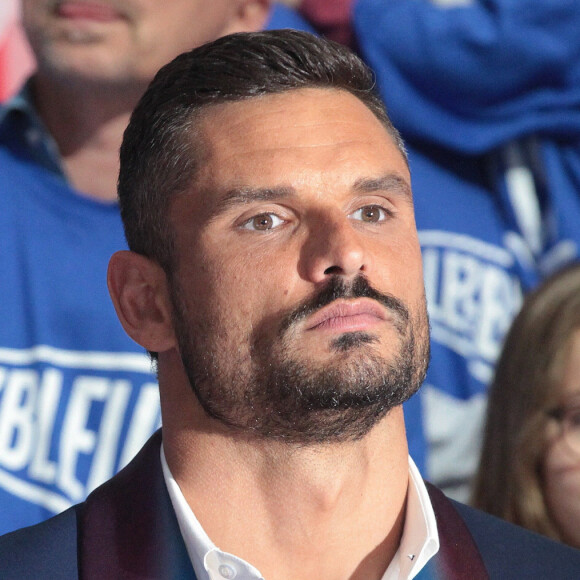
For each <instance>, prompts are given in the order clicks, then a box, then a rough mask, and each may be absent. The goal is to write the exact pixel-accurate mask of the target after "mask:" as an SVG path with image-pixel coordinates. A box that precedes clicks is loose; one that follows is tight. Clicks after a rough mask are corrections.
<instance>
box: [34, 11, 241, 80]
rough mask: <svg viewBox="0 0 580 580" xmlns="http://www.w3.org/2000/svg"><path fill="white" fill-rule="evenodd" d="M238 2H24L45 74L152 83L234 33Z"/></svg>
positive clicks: (38, 56)
mask: <svg viewBox="0 0 580 580" xmlns="http://www.w3.org/2000/svg"><path fill="white" fill-rule="evenodd" d="M237 7H238V1H237V0H212V1H211V2H207V1H206V0H91V1H87V0H24V1H23V21H24V26H25V28H26V31H27V34H28V37H29V40H30V42H31V44H32V47H33V49H34V52H35V54H36V57H37V59H38V61H39V66H40V68H41V70H49V71H52V74H62V75H63V76H65V77H67V78H68V77H73V78H74V77H75V76H78V77H80V78H84V77H86V78H89V79H95V80H106V81H109V82H118V83H125V82H126V83H131V82H133V83H134V82H135V81H141V82H149V81H150V80H151V79H152V78H153V75H154V74H155V73H156V72H157V70H158V69H159V68H160V67H161V66H163V65H164V64H166V63H167V62H169V61H170V60H171V59H172V58H173V57H175V56H176V55H177V54H179V53H181V52H184V51H186V50H190V49H191V48H193V47H195V46H199V45H201V44H203V43H204V42H207V41H209V40H214V39H215V38H217V37H218V36H222V35H223V34H226V33H228V32H230V31H232V30H231V28H230V27H231V26H232V24H233V23H234V21H235V16H236V10H237Z"/></svg>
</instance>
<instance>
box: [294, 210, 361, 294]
mask: <svg viewBox="0 0 580 580" xmlns="http://www.w3.org/2000/svg"><path fill="white" fill-rule="evenodd" d="M300 262H301V264H300V270H301V276H302V277H303V278H304V279H306V280H308V281H310V282H313V283H316V284H318V283H320V282H323V281H324V280H326V279H327V278H330V277H332V276H337V275H338V276H344V277H345V278H354V277H356V276H357V275H358V274H359V273H361V272H364V273H368V272H367V270H368V268H369V257H368V252H367V251H366V250H365V246H364V241H363V240H362V238H361V234H360V233H359V232H357V231H356V228H355V226H353V224H352V223H351V220H350V219H349V218H348V216H346V215H344V214H341V215H336V216H320V215H319V216H317V217H316V219H314V220H313V221H312V224H311V225H310V228H309V232H308V238H307V240H306V242H305V243H304V245H303V247H302V255H301V260H300Z"/></svg>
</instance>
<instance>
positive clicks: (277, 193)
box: [212, 186, 296, 216]
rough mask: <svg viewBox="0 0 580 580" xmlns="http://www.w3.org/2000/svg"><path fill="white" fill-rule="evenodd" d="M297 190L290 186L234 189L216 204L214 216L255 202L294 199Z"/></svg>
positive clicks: (227, 192)
mask: <svg viewBox="0 0 580 580" xmlns="http://www.w3.org/2000/svg"><path fill="white" fill-rule="evenodd" d="M295 195H296V190H295V189H294V188H293V187H290V186H279V187H250V186H244V187H234V188H232V189H229V190H228V191H226V193H225V194H224V195H222V196H221V198H220V200H219V202H218V203H217V204H216V207H215V209H214V211H213V212H212V213H213V215H214V216H216V215H218V214H220V213H221V212H223V211H226V210H228V209H230V208H232V207H235V206H237V205H246V204H248V203H252V202H255V201H277V200H280V199H284V198H289V197H294V196H295Z"/></svg>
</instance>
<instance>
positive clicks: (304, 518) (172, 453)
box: [164, 409, 408, 580]
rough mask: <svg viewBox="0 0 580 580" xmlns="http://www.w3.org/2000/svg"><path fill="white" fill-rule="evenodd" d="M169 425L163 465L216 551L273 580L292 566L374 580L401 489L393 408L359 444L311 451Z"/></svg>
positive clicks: (392, 544) (393, 527) (402, 446)
mask: <svg viewBox="0 0 580 580" xmlns="http://www.w3.org/2000/svg"><path fill="white" fill-rule="evenodd" d="M168 431H169V432H168V433H166V430H165V428H164V447H165V449H166V455H167V460H168V463H169V467H170V469H171V471H172V473H173V476H174V477H175V478H176V480H177V482H178V483H179V486H180V488H181V490H182V492H183V494H184V496H185V498H186V500H187V501H188V503H189V505H190V506H191V508H192V509H193V511H194V513H195V515H196V517H197V519H198V520H199V521H200V523H201V525H202V526H203V527H204V529H205V531H206V532H207V534H208V536H209V537H210V539H211V540H212V541H213V542H214V543H215V544H216V545H217V546H219V548H220V549H222V550H224V551H227V552H230V553H233V554H235V555H236V556H239V557H241V558H243V559H245V560H247V561H248V562H250V563H251V564H252V565H254V566H256V567H257V568H258V569H259V570H260V572H261V573H262V574H263V575H264V577H266V578H270V579H273V580H286V579H289V578H295V575H296V569H297V566H299V569H300V570H301V576H303V577H315V578H318V579H321V580H324V579H326V578H328V579H333V580H334V579H336V580H338V579H347V578H350V579H353V580H354V579H359V578H360V579H362V578H365V579H373V578H376V579H379V578H381V577H382V575H383V573H384V572H385V570H386V568H387V567H388V565H389V563H390V561H391V559H392V558H393V556H394V554H395V552H396V551H397V548H398V545H399V542H400V538H401V533H402V529H403V523H404V521H403V520H404V508H405V499H406V494H407V486H408V459H407V446H406V441H405V434H404V426H403V419H402V412H401V410H400V409H395V410H394V411H393V412H392V413H391V414H390V415H389V416H388V417H387V418H386V419H384V420H383V421H382V422H381V423H380V424H379V425H377V426H376V427H375V428H374V429H373V430H372V431H371V433H369V435H368V436H367V437H365V438H364V439H363V440H361V441H357V442H354V443H347V444H330V445H326V446H318V447H290V446H288V445H285V444H281V443H271V442H270V443H267V442H263V443H261V444H258V445H256V443H255V442H251V441H242V440H240V438H239V437H236V436H233V437H227V436H226V437H224V436H216V435H215V434H211V433H208V432H199V431H197V432H196V433H192V432H189V433H186V432H181V434H180V435H177V436H176V437H174V436H173V434H172V433H171V431H170V430H168ZM186 457H187V459H186Z"/></svg>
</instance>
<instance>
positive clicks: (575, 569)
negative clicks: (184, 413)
mask: <svg viewBox="0 0 580 580" xmlns="http://www.w3.org/2000/svg"><path fill="white" fill-rule="evenodd" d="M160 445H161V432H160V431H158V432H157V433H156V434H155V435H153V436H152V437H151V439H150V440H149V441H148V442H147V444H146V445H145V446H144V447H143V449H142V450H141V451H140V452H139V454H138V455H137V457H136V458H135V459H134V460H133V461H132V462H131V463H130V464H129V465H128V466H127V467H126V468H125V469H123V470H122V471H121V472H120V473H118V474H117V475H116V476H115V477H113V478H112V479H111V480H109V481H108V482H106V483H105V484H103V485H102V486H100V487H99V488H97V489H96V490H95V491H94V492H93V493H91V494H90V495H89V497H88V498H87V500H86V501H85V502H84V503H81V504H78V505H76V506H74V507H72V508H70V509H68V510H67V511H65V512H63V513H62V514H60V515H58V516H56V517H54V518H51V519H50V520H48V521H46V522H43V523H41V524H38V525H36V526H32V527H29V528H24V529H22V530H18V531H16V532H12V533H10V534H6V535H5V536H3V537H1V538H0V578H1V579H2V580H42V579H45V578H50V579H51V580H73V579H75V580H76V579H81V580H104V579H107V580H113V579H115V580H116V579H127V580H129V579H130V580H138V579H139V580H144V579H151V580H153V579H156V580H157V579H159V580H177V579H179V580H189V579H191V580H195V574H194V572H193V567H192V565H191V562H190V560H189V556H188V554H187V550H186V548H185V544H184V542H183V539H182V537H181V533H180V531H179V526H178V523H177V518H176V516H175V512H174V511H173V507H172V505H171V500H170V498H169V494H168V493H167V489H166V487H165V481H164V479H163V472H162V469H161V462H160V460H159V452H160ZM428 489H429V494H430V497H431V501H432V503H433V508H434V510H435V515H436V518H437V526H438V529H439V539H440V542H441V548H440V550H439V552H438V554H437V555H436V556H434V557H433V559H432V560H431V561H430V563H429V565H428V566H427V567H426V568H425V570H424V571H423V572H422V573H421V575H420V576H419V577H418V578H423V577H425V578H440V579H442V580H454V579H457V580H466V579H468V580H479V579H481V580H483V579H486V578H492V579H494V578H497V579H501V580H506V579H514V580H516V579H517V580H521V579H526V578H537V579H545V578H550V577H551V578H557V579H558V580H567V579H569V580H578V579H580V551H576V550H573V549H572V548H569V547H567V546H564V545H562V544H559V543H557V542H553V541H551V540H548V539H546V538H543V537H542V536H539V535H537V534H533V533H531V532H529V531H527V530H524V529H522V528H519V527H517V526H513V525H511V524H508V523H506V522H504V521H502V520H499V519H497V518H494V517H492V516H489V515H487V514H484V513H482V512H479V511H477V510H474V509H471V508H469V507H467V506H464V505H461V504H458V503H456V502H452V501H450V500H449V499H447V498H446V497H445V496H444V495H443V494H442V493H441V492H440V491H439V490H438V489H437V488H435V487H433V486H431V485H429V484H428Z"/></svg>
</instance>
